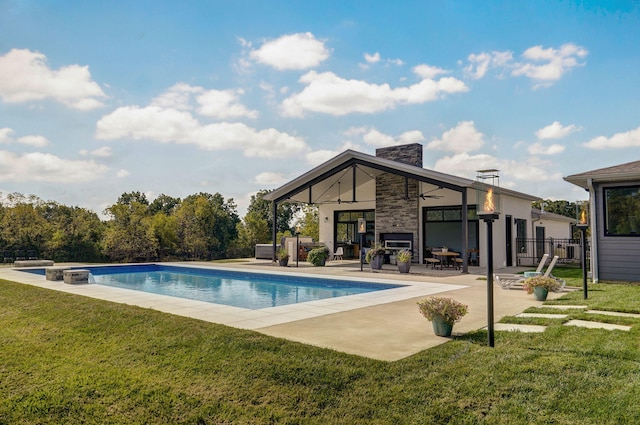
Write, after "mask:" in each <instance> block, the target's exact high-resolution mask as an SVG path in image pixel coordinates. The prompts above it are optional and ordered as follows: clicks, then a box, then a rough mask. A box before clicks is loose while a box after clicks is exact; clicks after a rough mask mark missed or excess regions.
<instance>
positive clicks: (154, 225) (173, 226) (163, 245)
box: [149, 212, 179, 259]
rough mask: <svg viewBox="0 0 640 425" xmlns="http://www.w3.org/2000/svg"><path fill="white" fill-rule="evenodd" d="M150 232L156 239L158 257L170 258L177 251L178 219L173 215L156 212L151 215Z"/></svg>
mask: <svg viewBox="0 0 640 425" xmlns="http://www.w3.org/2000/svg"><path fill="white" fill-rule="evenodd" d="M149 225H150V232H151V235H152V236H153V237H154V238H155V240H156V244H155V245H156V247H157V250H158V252H157V255H156V256H157V257H158V258H160V259H166V258H171V257H174V256H176V255H177V252H178V246H179V241H178V220H177V219H176V217H175V215H166V214H165V213H163V212H157V213H156V214H154V215H153V216H152V217H151V220H150V223H149Z"/></svg>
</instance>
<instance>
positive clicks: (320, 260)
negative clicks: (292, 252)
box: [307, 247, 329, 266]
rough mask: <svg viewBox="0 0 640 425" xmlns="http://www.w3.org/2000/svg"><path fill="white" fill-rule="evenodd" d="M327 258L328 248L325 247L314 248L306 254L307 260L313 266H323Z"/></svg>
mask: <svg viewBox="0 0 640 425" xmlns="http://www.w3.org/2000/svg"><path fill="white" fill-rule="evenodd" d="M327 258H329V249H328V248H327V247H320V248H314V249H312V250H311V251H309V254H308V255H307V262H309V263H311V264H313V265H314V266H324V264H325V263H326V261H327Z"/></svg>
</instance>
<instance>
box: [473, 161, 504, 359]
mask: <svg viewBox="0 0 640 425" xmlns="http://www.w3.org/2000/svg"><path fill="white" fill-rule="evenodd" d="M476 179H477V182H476V201H477V203H476V208H477V212H478V217H479V218H480V219H482V220H483V221H484V222H485V223H486V224H487V321H488V323H487V334H488V344H489V347H493V346H494V324H493V222H494V220H497V219H498V217H499V216H500V174H499V171H498V170H495V169H489V170H478V171H477V174H476Z"/></svg>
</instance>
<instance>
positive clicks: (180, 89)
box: [151, 83, 204, 111]
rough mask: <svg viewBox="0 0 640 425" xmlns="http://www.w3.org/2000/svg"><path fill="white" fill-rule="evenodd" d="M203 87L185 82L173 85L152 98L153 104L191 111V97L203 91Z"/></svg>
mask: <svg viewBox="0 0 640 425" xmlns="http://www.w3.org/2000/svg"><path fill="white" fill-rule="evenodd" d="M203 91H204V89H203V88H202V87H193V86H191V85H189V84H185V83H177V84H174V85H173V86H171V87H170V88H169V89H168V90H167V91H166V92H164V93H162V94H160V95H159V96H157V97H155V98H153V99H152V100H151V106H157V107H159V108H165V109H169V108H170V109H177V110H179V111H191V110H193V105H192V104H191V97H192V95H194V94H199V93H202V92H203Z"/></svg>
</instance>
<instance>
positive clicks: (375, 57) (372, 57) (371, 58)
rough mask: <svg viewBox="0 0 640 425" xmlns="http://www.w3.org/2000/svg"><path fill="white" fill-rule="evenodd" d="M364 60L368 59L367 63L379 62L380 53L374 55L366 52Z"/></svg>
mask: <svg viewBox="0 0 640 425" xmlns="http://www.w3.org/2000/svg"><path fill="white" fill-rule="evenodd" d="M364 60H366V61H367V63H378V62H380V53H378V52H375V53H374V54H372V55H370V54H369V53H365V54H364Z"/></svg>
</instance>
